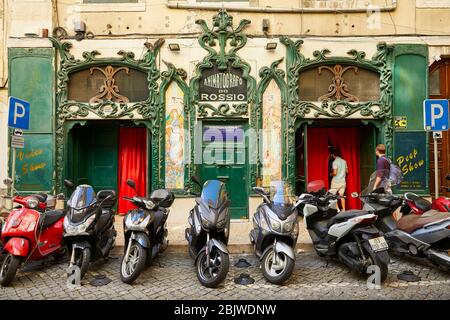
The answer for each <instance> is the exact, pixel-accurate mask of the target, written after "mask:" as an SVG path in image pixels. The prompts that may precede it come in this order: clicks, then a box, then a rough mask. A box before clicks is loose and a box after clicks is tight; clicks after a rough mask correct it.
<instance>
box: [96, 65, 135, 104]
mask: <svg viewBox="0 0 450 320" xmlns="http://www.w3.org/2000/svg"><path fill="white" fill-rule="evenodd" d="M89 71H90V74H91V75H92V74H93V73H94V71H99V72H101V73H102V74H103V75H104V77H105V78H104V80H103V85H102V86H101V87H100V88H99V92H98V94H97V95H95V96H93V97H92V98H91V99H89V103H99V102H103V101H105V100H106V101H115V102H117V103H128V102H130V99H128V98H127V97H125V96H123V95H121V94H119V91H120V90H119V87H118V86H117V85H116V84H115V83H116V80H115V79H114V76H115V75H116V74H117V73H119V72H120V71H124V72H126V73H127V74H129V73H130V69H129V68H127V67H118V68H115V69H114V68H113V66H111V65H108V66H106V67H105V68H99V67H92V68H90V70H89Z"/></svg>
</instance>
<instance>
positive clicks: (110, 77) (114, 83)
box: [68, 65, 149, 103]
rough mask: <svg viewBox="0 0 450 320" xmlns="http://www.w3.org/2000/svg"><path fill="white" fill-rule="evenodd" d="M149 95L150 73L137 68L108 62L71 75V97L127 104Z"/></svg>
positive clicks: (71, 98)
mask: <svg viewBox="0 0 450 320" xmlns="http://www.w3.org/2000/svg"><path fill="white" fill-rule="evenodd" d="M148 97H149V91H148V81H147V73H145V72H142V71H139V70H136V69H132V68H128V67H121V66H112V65H108V66H100V67H92V68H89V69H85V70H82V71H77V72H74V73H72V74H71V75H70V77H69V86H68V98H69V100H74V101H80V102H86V103H99V102H102V101H108V100H109V101H113V102H117V103H128V102H139V101H145V100H147V99H148Z"/></svg>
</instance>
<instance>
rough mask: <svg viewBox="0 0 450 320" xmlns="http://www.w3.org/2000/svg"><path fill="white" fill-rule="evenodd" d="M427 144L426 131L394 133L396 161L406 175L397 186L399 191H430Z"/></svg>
mask: <svg viewBox="0 0 450 320" xmlns="http://www.w3.org/2000/svg"><path fill="white" fill-rule="evenodd" d="M427 146H428V144H427V133H426V132H425V131H408V132H406V131H402V132H395V133H394V161H395V164H397V165H398V166H399V167H400V169H401V170H402V173H403V176H404V179H403V182H402V183H401V184H400V185H399V186H397V187H396V188H395V189H396V191H397V192H399V193H401V192H405V191H413V192H418V193H429V186H428V170H427V168H428V165H429V164H428V150H427Z"/></svg>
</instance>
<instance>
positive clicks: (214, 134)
mask: <svg viewBox="0 0 450 320" xmlns="http://www.w3.org/2000/svg"><path fill="white" fill-rule="evenodd" d="M245 128H246V126H245V125H244V124H242V123H236V124H230V123H229V122H227V124H218V123H203V138H202V159H203V162H202V164H201V169H200V176H201V179H202V181H206V180H209V179H217V180H220V181H223V182H225V183H226V189H227V191H228V195H229V197H230V199H231V205H230V215H231V219H247V218H248V184H247V172H248V171H247V168H248V144H247V143H246V137H245Z"/></svg>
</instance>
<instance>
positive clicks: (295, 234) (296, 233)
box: [292, 221, 298, 237]
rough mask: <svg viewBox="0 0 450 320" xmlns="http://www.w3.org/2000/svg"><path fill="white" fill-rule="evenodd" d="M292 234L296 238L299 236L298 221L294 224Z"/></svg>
mask: <svg viewBox="0 0 450 320" xmlns="http://www.w3.org/2000/svg"><path fill="white" fill-rule="evenodd" d="M292 233H293V234H294V236H295V237H296V236H297V235H298V221H296V222H295V223H294V231H292Z"/></svg>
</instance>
